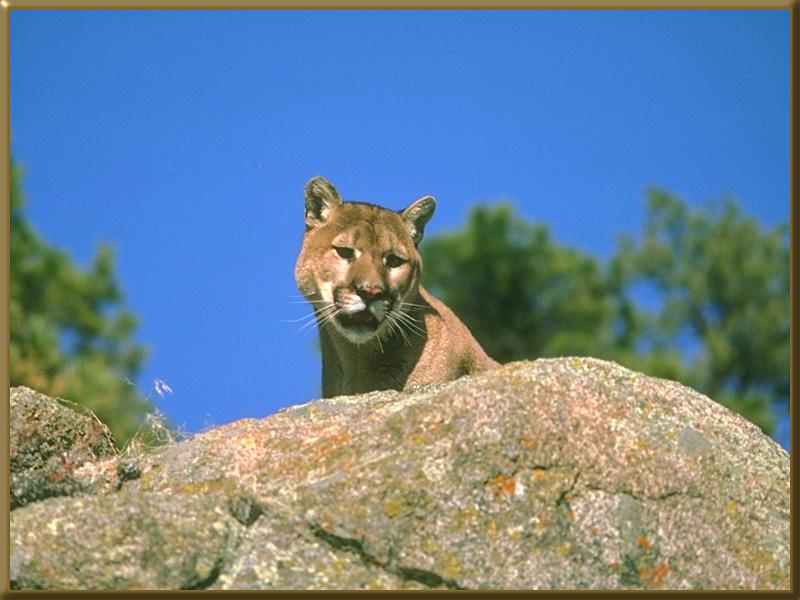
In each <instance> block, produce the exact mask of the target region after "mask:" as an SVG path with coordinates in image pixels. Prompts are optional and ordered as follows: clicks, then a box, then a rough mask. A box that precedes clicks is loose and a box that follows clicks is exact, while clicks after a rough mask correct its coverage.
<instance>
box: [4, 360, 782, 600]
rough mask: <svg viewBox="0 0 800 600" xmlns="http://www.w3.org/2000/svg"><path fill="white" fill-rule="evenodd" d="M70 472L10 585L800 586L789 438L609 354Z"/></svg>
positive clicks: (512, 368) (366, 402)
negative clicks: (67, 485)
mask: <svg viewBox="0 0 800 600" xmlns="http://www.w3.org/2000/svg"><path fill="white" fill-rule="evenodd" d="M20 393H23V394H27V393H29V392H28V391H24V390H23V391H22V392H20V391H19V390H13V391H12V403H13V402H14V397H15V395H18V394H20ZM26 414H30V413H26ZM33 422H34V421H27V423H29V424H28V425H25V424H21V423H16V424H12V427H23V428H24V427H32V426H33V425H32V423H33ZM23 437H24V436H23ZM13 439H14V438H13V437H12V442H13ZM18 439H19V438H18ZM26 439H27V438H26ZM41 443H42V444H44V443H45V442H44V441H42V442H41ZM15 451H16V452H17V453H18V454H19V450H15V449H14V448H13V447H12V456H14V452H15ZM101 455H102V452H101V453H97V454H96V456H97V458H101ZM42 460H45V459H44V458H42ZM72 477H73V480H74V482H75V484H76V485H75V486H74V487H73V488H72V489H71V490H70V492H69V493H71V494H72V495H71V496H65V497H54V498H47V499H44V500H41V501H36V502H30V503H28V504H27V506H21V507H19V508H17V509H16V510H14V511H13V512H12V519H11V552H12V556H11V578H12V585H13V586H14V587H17V588H62V589H63V588H81V589H88V588H147V589H154V588H171V589H174V588H184V589H196V588H211V589H252V588H300V589H307V588H336V589H342V588H389V589H402V588H445V589H446V588H452V589H461V588H465V589H473V588H505V589H575V588H580V589H583V588H594V589H652V588H655V589H688V588H701V589H751V588H760V589H788V588H789V584H790V579H789V574H790V563H789V459H788V456H787V454H786V453H785V452H784V451H783V450H782V449H781V448H780V447H779V446H778V445H777V444H775V443H774V442H772V441H771V440H770V439H769V438H767V437H766V436H764V435H763V434H762V433H761V432H760V431H759V430H758V429H757V428H756V427H755V426H754V425H752V424H750V423H749V422H747V421H746V420H744V419H743V418H741V417H739V416H737V415H735V414H732V413H731V412H729V411H728V410H726V409H725V408H724V407H722V406H720V405H719V404H717V403H715V402H713V401H712V400H710V399H708V398H707V397H705V396H702V395H701V394H698V393H697V392H694V391H693V390H691V389H689V388H686V387H684V386H681V385H679V384H677V383H674V382H670V381H665V380H659V379H654V378H650V377H647V376H644V375H641V374H639V373H635V372H632V371H629V370H627V369H624V368H622V367H620V366H618V365H616V364H613V363H608V362H604V361H600V360H596V359H588V358H581V359H578V358H562V359H548V360H538V361H535V362H521V363H513V364H510V365H506V366H505V367H503V368H501V369H498V370H497V371H493V372H489V373H485V374H482V375H480V376H474V377H471V378H462V379H460V380H458V381H455V382H451V383H448V384H445V385H442V386H435V387H427V388H420V389H417V390H413V391H411V392H406V393H398V392H375V393H371V394H365V395H362V396H353V397H340V398H335V399H330V400H317V401H314V402H311V403H308V404H304V405H301V406H296V407H292V408H289V409H286V410H283V411H281V412H279V413H277V414H275V415H273V416H271V417H268V418H265V419H261V420H253V419H246V420H242V421H237V422H235V423H231V424H229V425H225V426H222V427H218V428H216V429H213V430H210V431H207V432H204V433H202V434H198V435H196V436H194V437H193V438H191V439H189V440H187V441H184V442H181V443H178V444H172V445H169V446H165V447H162V448H159V449H157V450H154V451H151V452H148V453H146V454H143V455H141V456H137V457H118V456H110V457H108V458H105V459H100V460H95V459H93V460H90V461H87V462H84V463H83V464H82V465H81V466H79V467H77V468H75V469H74V472H73V474H72ZM31 499H33V496H31Z"/></svg>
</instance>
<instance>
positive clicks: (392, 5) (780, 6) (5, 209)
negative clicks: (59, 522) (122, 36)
mask: <svg viewBox="0 0 800 600" xmlns="http://www.w3.org/2000/svg"><path fill="white" fill-rule="evenodd" d="M56 9H57V10H83V9H99V10H151V9H159V10H246V9H256V10H270V9H271V10H286V9H292V10H324V9H340V10H341V9H344V10H364V9H373V10H415V9H416V10H420V9H423V10H436V9H439V10H442V9H446V10H449V9H467V10H476V9H484V10H508V9H521V10H541V9H560V10H609V9H611V10H618V9H641V10H656V9H658V10H732V9H736V10H743V9H745V10H748V9H749V10H787V11H789V12H790V19H791V41H790V52H791V123H790V128H791V150H790V165H791V166H790V172H791V187H790V190H791V192H790V195H791V198H790V236H791V242H790V254H791V257H790V270H791V274H790V275H791V277H790V281H791V284H790V285H791V291H790V311H791V314H790V319H791V325H790V327H791V345H790V357H791V358H790V404H789V406H790V409H789V419H790V440H791V441H790V443H791V448H792V449H793V450H794V452H793V453H791V454H794V453H795V452H796V450H797V430H796V428H795V427H794V424H795V423H796V422H797V405H796V401H795V400H796V398H795V395H796V394H795V392H796V387H797V364H798V362H800V358H799V357H798V355H797V317H798V312H800V308H798V298H797V280H798V271H800V269H798V260H797V258H798V257H797V250H798V248H797V237H796V233H797V229H798V171H799V170H800V168H799V167H798V157H800V153H799V152H798V143H799V140H800V126H799V125H798V124H799V123H800V118H799V117H800V105H798V67H800V64H799V63H798V61H799V60H800V39H798V36H800V0H785V1H778V0H750V1H747V0H741V1H736V0H704V1H702V2H696V1H692V0H653V1H652V2H648V1H642V0H638V1H637V0H616V1H614V0H579V1H576V0H564V1H558V0H538V1H525V0H499V1H498V3H497V4H488V5H487V3H486V0H482V1H475V0H433V1H431V2H425V1H424V0H386V1H384V2H375V1H374V0H373V1H370V0H349V1H344V2H342V1H340V0H311V1H309V0H298V1H296V2H291V1H289V0H272V1H270V0H266V1H265V0H232V1H231V2H230V3H225V2H223V1H222V0H135V1H132V0H102V1H101V0H95V1H91V0H62V1H59V0H0V114H1V115H2V120H1V121H0V136H2V139H3V141H4V144H3V147H2V150H0V152H2V158H1V159H0V163H2V164H0V181H2V182H3V187H4V194H5V198H4V200H3V202H2V205H1V206H0V223H2V224H3V227H2V229H1V230H0V281H2V283H3V285H4V286H5V289H3V290H2V291H0V310H1V311H2V318H0V334H2V336H3V339H4V340H5V342H4V343H0V374H2V376H3V378H4V381H5V382H6V383H5V386H4V388H3V392H2V396H3V402H4V405H3V409H2V410H0V432H3V433H5V435H0V440H2V442H0V474H2V477H3V480H2V486H0V488H2V492H0V494H1V495H2V498H1V499H0V509H1V510H3V511H4V514H6V515H9V514H10V498H9V492H8V490H9V488H10V463H9V458H10V449H9V442H10V435H8V433H9V397H8V395H9V372H10V365H9V343H10V342H9V340H10V337H9V335H10V323H9V303H10V293H11V281H10V268H9V265H10V262H9V261H10V248H9V242H10V233H9V227H10V221H9V208H10V207H9V203H10V158H11V154H10V153H11V146H10V133H11V123H10V95H9V92H10V90H9V85H10V82H9V78H10V66H11V65H10V28H9V20H10V19H9V16H10V15H9V13H10V11H11V10H56ZM796 473H797V469H796V468H795V460H794V459H792V460H791V465H790V474H791V475H790V477H791V491H790V496H791V509H792V512H791V566H792V572H791V589H790V591H764V590H759V591H748V590H729V591H728V590H726V591H701V590H698V591H661V590H655V591H646V590H614V591H594V590H587V591H585V592H584V591H572V590H542V591H517V590H514V591H511V590H509V591H489V590H486V591H464V592H458V591H454V590H450V591H439V590H435V591H434V590H431V591H424V590H420V591H387V592H367V591H355V590H354V591H332V590H331V591H302V590H275V591H267V590H247V591H230V592H222V591H209V590H205V591H202V592H191V591H178V590H175V591H146V590H136V591H128V590H119V591H107V590H97V591H93V590H88V591H35V590H19V591H17V590H10V589H9V577H10V554H11V552H10V541H9V526H10V523H9V519H5V518H4V519H0V548H2V549H4V550H6V551H7V552H6V554H5V557H2V553H0V589H1V590H2V598H20V599H34V598H36V599H38V598H74V599H76V600H77V599H78V598H86V597H97V598H105V597H107V596H123V597H125V598H138V597H142V598H153V597H161V596H168V597H176V596H184V595H185V594H192V593H197V594H199V595H202V597H204V598H222V597H225V598H230V597H235V596H248V597H252V596H253V595H262V594H263V595H264V596H271V597H275V596H276V595H286V596H292V597H298V596H300V597H302V596H305V595H309V596H310V595H312V594H313V595H325V596H327V597H340V598H345V597H350V596H351V595H352V594H358V595H362V594H368V595H372V594H375V595H377V594H379V593H388V594H394V595H397V594H403V595H405V594H409V595H411V594H413V595H419V594H458V593H465V594H471V595H473V596H474V595H475V594H478V595H481V596H484V595H489V593H491V594H492V595H495V594H502V595H525V596H535V597H537V598H564V597H571V596H582V597H588V596H591V597H593V598H594V597H597V598H618V597H620V596H631V595H632V594H633V595H641V596H646V597H648V598H650V597H663V598H666V597H681V598H685V597H692V598H694V597H719V598H731V597H734V598H787V599H789V598H792V599H794V598H798V597H800V594H799V593H798V592H799V590H798V574H797V558H798V552H797V550H798V548H797V544H798V532H797V529H798V520H797V518H796V516H797V514H796V512H797V511H796V501H797V497H796V494H795V489H796V481H795V479H796Z"/></svg>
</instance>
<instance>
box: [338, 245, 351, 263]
mask: <svg viewBox="0 0 800 600" xmlns="http://www.w3.org/2000/svg"><path fill="white" fill-rule="evenodd" d="M333 249H334V250H336V254H338V255H339V256H340V257H341V258H344V259H345V260H351V259H352V258H353V256H355V252H353V249H352V248H348V247H347V246H334V247H333Z"/></svg>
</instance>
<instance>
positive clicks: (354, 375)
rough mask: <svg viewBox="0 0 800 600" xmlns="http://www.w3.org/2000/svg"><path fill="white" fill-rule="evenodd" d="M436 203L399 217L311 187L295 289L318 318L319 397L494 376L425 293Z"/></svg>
mask: <svg viewBox="0 0 800 600" xmlns="http://www.w3.org/2000/svg"><path fill="white" fill-rule="evenodd" d="M435 208H436V201H435V200H434V198H433V197H432V196H423V197H422V198H419V199H418V200H416V201H415V202H413V203H412V204H411V205H410V206H408V208H406V209H404V210H401V211H392V210H389V209H386V208H382V207H380V206H376V205H374V204H369V203H366V202H349V201H348V202H344V201H343V200H342V198H341V197H340V196H339V193H338V192H337V191H336V188H334V187H333V185H332V184H331V183H330V182H329V181H328V180H326V179H325V178H324V177H314V178H312V179H311V180H309V182H308V183H307V184H306V187H305V234H304V236H303V244H302V247H301V249H300V255H299V257H298V258H297V264H296V265H295V280H296V282H297V287H298V288H299V290H300V292H301V293H302V294H303V296H305V298H306V299H307V300H308V301H309V302H310V303H311V306H312V307H313V309H314V313H315V318H316V321H317V327H318V330H319V336H320V344H321V349H322V395H323V396H324V397H326V398H329V397H332V396H338V395H342V394H360V393H363V392H369V391H373V390H386V389H395V390H404V389H408V388H411V387H415V386H418V385H422V384H429V383H443V382H446V381H450V380H453V379H456V378H458V377H460V376H462V375H466V374H470V373H476V372H479V371H483V370H486V369H492V368H495V367H498V366H499V364H498V363H497V362H495V361H494V360H492V359H491V358H489V357H488V356H487V355H486V353H485V352H484V351H483V348H481V346H480V344H478V342H477V341H476V340H475V338H474V337H473V336H472V334H471V333H470V331H469V330H468V329H467V327H466V326H465V325H464V324H463V323H462V322H461V321H460V320H459V319H458V317H456V315H455V314H454V313H453V312H452V311H451V310H450V309H449V308H448V307H447V306H445V305H444V304H443V303H442V302H441V301H439V300H437V299H436V298H435V297H433V296H432V295H431V294H430V293H429V292H428V291H427V290H425V288H423V287H422V286H421V285H420V272H421V270H422V259H421V258H420V254H419V251H418V250H417V247H418V246H419V243H420V242H421V241H422V235H423V232H424V230H425V225H426V224H427V222H428V221H429V220H430V218H431V217H432V216H433V212H434V209H435Z"/></svg>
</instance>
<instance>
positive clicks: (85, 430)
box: [9, 387, 115, 509]
mask: <svg viewBox="0 0 800 600" xmlns="http://www.w3.org/2000/svg"><path fill="white" fill-rule="evenodd" d="M10 400H11V405H10V426H11V427H10V432H9V433H10V436H11V440H10V449H11V457H10V458H11V508H12V509H14V508H18V507H20V506H24V505H25V504H28V503H29V502H33V501H35V500H42V499H44V498H49V497H51V496H65V495H71V494H74V493H76V492H78V491H80V489H81V483H80V481H78V480H77V479H76V478H75V477H74V472H75V470H76V469H77V468H78V467H80V466H81V465H83V464H84V463H86V462H87V461H93V460H97V459H101V458H107V457H110V456H114V455H115V451H114V439H113V438H112V436H111V432H110V431H109V429H108V427H106V426H105V425H103V424H102V423H100V422H99V421H98V420H97V419H95V418H93V417H92V416H91V415H83V414H79V413H78V412H76V411H75V410H73V409H72V408H69V407H68V406H64V405H62V404H60V403H59V402H57V401H56V400H53V399H52V398H48V397H47V396H44V395H42V394H37V393H36V392H34V391H33V390H30V389H28V388H24V387H20V388H15V389H14V390H12V392H11V399H10ZM73 406H75V408H78V407H77V406H76V405H73Z"/></svg>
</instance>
